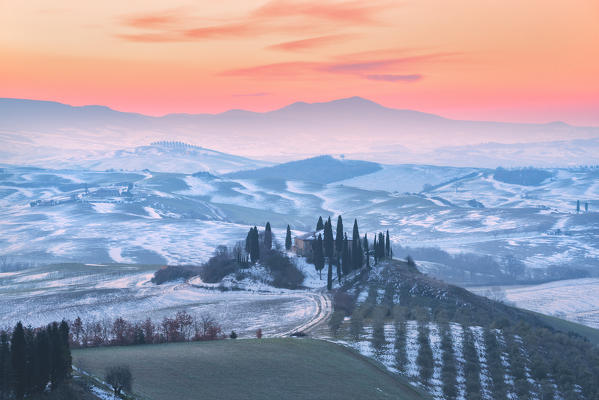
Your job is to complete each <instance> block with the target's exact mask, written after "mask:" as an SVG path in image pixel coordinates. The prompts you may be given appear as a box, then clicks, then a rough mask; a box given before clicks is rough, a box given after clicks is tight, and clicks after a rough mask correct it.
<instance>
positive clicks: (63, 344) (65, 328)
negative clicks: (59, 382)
mask: <svg viewBox="0 0 599 400" xmlns="http://www.w3.org/2000/svg"><path fill="white" fill-rule="evenodd" d="M58 333H59V335H60V351H61V353H62V356H61V361H62V364H61V365H60V368H61V376H62V378H63V379H68V378H70V377H71V371H72V369H73V359H72V357H71V349H70V348H69V324H68V323H67V321H65V320H64V319H63V320H62V321H60V325H59V327H58Z"/></svg>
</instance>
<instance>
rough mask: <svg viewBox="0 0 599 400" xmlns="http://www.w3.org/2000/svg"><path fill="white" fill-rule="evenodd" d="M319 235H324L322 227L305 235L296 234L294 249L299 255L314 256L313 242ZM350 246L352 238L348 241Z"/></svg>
mask: <svg viewBox="0 0 599 400" xmlns="http://www.w3.org/2000/svg"><path fill="white" fill-rule="evenodd" d="M318 235H322V236H324V230H323V229H321V230H319V231H315V232H308V233H304V234H303V235H300V236H296V237H295V240H294V246H293V249H292V250H293V251H294V252H295V254H297V255H298V256H302V257H308V258H309V257H311V256H312V243H313V242H314V241H315V240H316V239H317V238H318ZM347 244H348V246H349V247H350V248H351V245H352V240H351V239H349V240H348V241H347Z"/></svg>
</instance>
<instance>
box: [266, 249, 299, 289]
mask: <svg viewBox="0 0 599 400" xmlns="http://www.w3.org/2000/svg"><path fill="white" fill-rule="evenodd" d="M260 261H261V263H262V265H264V267H266V268H267V269H268V270H269V271H270V273H271V275H272V278H273V281H272V284H273V286H275V287H280V288H286V289H297V288H298V287H300V285H301V284H302V283H303V282H304V274H303V273H302V271H300V270H299V269H297V266H296V265H295V264H294V263H293V261H291V259H290V258H289V257H287V255H286V254H284V253H282V252H280V251H276V250H271V251H267V252H265V253H264V254H263V256H262V258H261V260H260Z"/></svg>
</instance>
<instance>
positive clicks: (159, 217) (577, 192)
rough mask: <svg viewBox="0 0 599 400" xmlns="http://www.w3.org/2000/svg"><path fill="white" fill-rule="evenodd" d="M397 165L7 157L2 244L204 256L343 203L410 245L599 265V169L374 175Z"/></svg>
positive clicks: (56, 257) (156, 259) (145, 259)
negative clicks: (303, 171)
mask: <svg viewBox="0 0 599 400" xmlns="http://www.w3.org/2000/svg"><path fill="white" fill-rule="evenodd" d="M394 168H396V167H389V168H387V167H386V168H385V169H383V170H382V171H379V172H375V173H372V174H369V175H364V176H363V177H358V178H353V179H352V180H348V181H343V182H342V184H340V183H337V182H333V183H331V184H321V183H314V182H304V181H298V180H285V179H275V178H271V179H258V180H254V179H237V178H235V179H233V178H225V177H218V176H214V175H212V174H209V173H195V174H182V173H163V172H149V171H145V172H143V171H142V172H125V171H112V172H105V171H81V170H48V169H36V168H23V167H5V168H3V169H2V173H1V174H0V206H1V207H0V221H1V222H0V228H1V229H2V232H3V234H2V235H1V236H0V253H1V254H5V255H7V256H8V257H10V258H11V259H13V260H14V261H23V262H37V263H41V262H65V261H82V262H89V263H98V262H101V263H105V262H115V261H116V262H131V263H135V262H138V263H165V262H168V263H176V264H180V263H196V262H201V261H203V260H205V259H206V258H207V257H208V256H209V255H210V254H211V252H212V251H213V249H214V247H215V246H217V245H219V244H222V243H228V241H230V240H232V241H236V240H238V239H239V238H240V237H244V235H245V232H246V230H247V227H248V226H250V225H251V226H253V225H258V226H263V225H264V224H265V223H266V221H270V223H271V224H272V226H273V228H274V229H275V230H277V229H278V230H279V231H278V232H279V233H280V232H282V230H283V229H284V228H285V227H286V226H287V224H290V225H291V226H292V228H293V229H297V230H301V231H309V230H311V229H313V228H314V224H315V220H316V219H317V217H318V216H319V215H322V216H327V215H331V216H332V217H333V218H334V217H335V216H336V215H342V216H343V218H344V219H345V220H346V221H353V219H354V218H357V219H358V221H359V223H360V229H361V231H362V232H368V233H372V232H376V231H380V230H381V229H389V231H390V234H391V237H392V239H393V241H394V242H395V243H397V244H398V245H401V246H402V248H407V247H411V248H414V247H438V248H441V249H444V250H446V251H448V252H450V253H454V254H455V253H460V252H467V253H475V254H479V255H490V256H491V257H493V258H498V259H503V258H506V257H509V256H513V257H516V258H517V259H519V260H521V261H523V262H524V263H525V265H526V266H527V267H529V268H530V269H531V270H532V269H536V270H537V272H536V273H535V274H539V273H540V274H542V272H543V271H545V270H547V269H552V268H558V269H559V268H570V267H572V266H575V267H576V269H577V270H580V271H588V273H590V274H591V275H597V274H599V266H598V265H597V260H598V259H599V242H597V241H596V240H595V239H594V238H595V237H597V236H596V235H597V233H598V230H597V226H599V213H597V212H595V210H597V209H599V193H598V192H597V190H598V189H599V187H598V186H597V185H596V184H594V183H593V182H594V180H595V175H596V170H594V169H589V170H572V171H571V170H552V171H551V172H552V175H551V176H552V177H551V178H549V179H547V180H546V181H545V182H543V183H542V184H540V185H537V186H522V185H516V184H508V183H505V182H501V181H498V180H496V179H495V178H494V175H493V173H492V171H488V170H475V171H474V172H472V173H470V174H468V175H467V176H466V177H463V176H462V175H461V174H462V173H464V172H469V171H470V170H466V171H462V170H459V169H453V168H448V169H447V171H443V170H442V169H438V168H434V169H432V170H431V171H432V172H431V173H428V171H429V170H430V169H429V168H428V167H414V166H407V167H397V170H398V171H399V172H400V173H401V175H400V176H401V179H399V180H398V184H399V185H401V181H403V180H404V179H405V180H406V181H408V180H409V176H410V171H414V178H413V180H412V181H411V182H417V183H415V184H414V185H416V186H421V184H422V183H423V182H426V181H428V182H430V183H429V184H430V185H431V187H430V188H429V190H428V191H426V192H422V193H415V194H414V193H413V194H401V193H393V192H392V191H388V190H394V189H396V188H399V186H398V187H394V186H393V185H394V183H393V181H391V180H390V179H387V180H385V179H382V178H381V179H378V178H376V179H372V182H369V180H368V177H369V176H370V177H376V176H377V175H379V174H387V176H388V177H392V176H393V171H394ZM421 168H422V169H421ZM423 171H424V172H423ZM423 176H424V178H423ZM454 176H455V177H456V178H454ZM446 178H447V179H448V180H447V181H444V179H446ZM438 181H442V182H441V183H440V184H439V183H437V182H438ZM354 182H355V183H354ZM428 182H426V183H428ZM444 182H449V183H444ZM369 183H372V186H365V185H368V184H369ZM350 184H355V185H358V186H361V187H355V186H349V185H350ZM577 199H579V200H581V205H582V212H581V213H579V214H577V213H576V211H575V210H576V200H577ZM472 200H475V201H474V202H473V201H472ZM587 201H588V203H589V212H584V203H586V202H587ZM481 205H482V207H484V208H480V207H481ZM280 234H281V233H280ZM402 255H403V254H402ZM537 278H538V276H537Z"/></svg>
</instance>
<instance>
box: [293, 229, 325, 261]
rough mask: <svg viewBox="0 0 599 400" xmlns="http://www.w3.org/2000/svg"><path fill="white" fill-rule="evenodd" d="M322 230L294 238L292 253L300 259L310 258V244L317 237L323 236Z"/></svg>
mask: <svg viewBox="0 0 599 400" xmlns="http://www.w3.org/2000/svg"><path fill="white" fill-rule="evenodd" d="M323 232H324V231H323V230H322V229H321V230H319V231H316V232H308V233H305V234H303V235H300V236H296V237H295V241H294V242H295V243H294V246H293V251H294V252H295V254H297V255H298V256H302V257H311V256H312V242H314V241H315V240H316V238H318V235H319V234H320V235H322V234H323Z"/></svg>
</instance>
